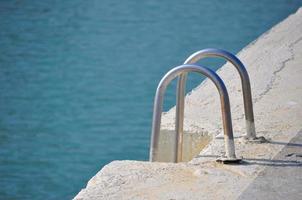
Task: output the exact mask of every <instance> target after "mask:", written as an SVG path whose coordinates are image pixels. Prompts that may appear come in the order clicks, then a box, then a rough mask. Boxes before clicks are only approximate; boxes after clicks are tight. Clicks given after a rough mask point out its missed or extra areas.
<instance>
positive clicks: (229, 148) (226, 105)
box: [150, 64, 238, 162]
mask: <svg viewBox="0 0 302 200" xmlns="http://www.w3.org/2000/svg"><path fill="white" fill-rule="evenodd" d="M188 72H197V73H199V74H202V75H204V76H206V77H208V78H209V79H210V80H211V81H212V82H213V83H214V84H215V86H216V88H217V89H218V91H219V95H220V102H221V110H222V120H223V131H224V141H225V151H226V156H227V160H230V161H232V160H238V159H236V154H235V144H234V137H233V128H232V118H231V111H230V102H229V95H228V92H227V89H226V87H225V85H224V83H223V81H222V80H221V78H220V77H219V76H218V75H217V74H216V73H215V72H214V71H212V70H211V69H208V68H206V67H201V66H198V65H192V64H187V65H180V66H178V67H175V68H173V69H172V70H170V71H169V72H168V73H167V74H166V75H165V76H164V77H163V78H162V79H161V81H160V82H159V84H158V87H157V90H156V94H155V100H154V110H153V122H152V135H151V144H150V161H156V157H157V155H158V144H159V134H160V124H161V115H162V107H163V99H164V94H165V91H166V88H167V86H168V84H169V83H170V82H171V81H172V80H173V79H174V78H176V77H177V76H179V75H181V74H184V73H188ZM176 140H177V142H176V143H175V151H174V152H173V153H174V156H173V160H174V162H177V161H178V147H179V145H178V144H180V143H181V144H182V137H177V138H176ZM179 140H180V141H179Z"/></svg>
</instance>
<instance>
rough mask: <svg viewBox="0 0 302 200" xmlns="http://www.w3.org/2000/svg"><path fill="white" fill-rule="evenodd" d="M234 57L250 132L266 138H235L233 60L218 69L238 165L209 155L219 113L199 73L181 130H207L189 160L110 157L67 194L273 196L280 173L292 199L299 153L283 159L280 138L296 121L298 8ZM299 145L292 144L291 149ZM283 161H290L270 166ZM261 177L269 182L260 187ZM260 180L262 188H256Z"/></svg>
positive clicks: (301, 34)
mask: <svg viewBox="0 0 302 200" xmlns="http://www.w3.org/2000/svg"><path fill="white" fill-rule="evenodd" d="M238 56H239V58H240V59H241V61H242V62H243V63H244V64H245V65H246V67H247V70H248V72H249V74H250V78H251V83H252V91H253V97H254V109H255V120H256V129H257V134H258V135H263V136H265V137H266V138H269V139H270V141H271V142H270V143H265V144H249V143H245V142H244V140H242V136H243V135H244V134H245V123H244V115H243V103H242V93H241V86H240V80H239V75H238V74H237V72H236V70H235V69H234V67H232V66H230V65H229V64H226V65H225V66H223V67H222V69H221V70H219V74H220V75H221V77H222V79H223V80H224V81H225V83H226V86H227V88H228V91H229V94H230V100H231V105H232V115H233V126H234V132H235V137H236V139H235V143H236V151H237V155H238V156H242V157H243V158H244V162H243V164H241V165H223V164H218V163H216V162H215V161H214V160H215V159H216V158H217V157H219V156H221V155H223V154H224V144H223V135H222V133H221V130H222V125H221V116H220V115H221V113H220V105H219V97H218V92H217V91H216V90H215V88H214V86H213V84H212V83H210V82H209V81H207V80H206V81H204V82H203V83H202V84H201V85H200V86H199V87H198V88H196V89H195V90H194V91H192V93H191V94H189V95H188V96H187V97H186V105H185V106H186V111H185V117H186V120H185V129H186V131H188V132H208V133H209V134H212V135H213V136H214V139H213V140H212V141H211V143H210V144H209V145H208V146H207V147H206V148H205V149H204V150H203V151H202V152H201V153H200V154H199V155H198V156H196V157H195V158H194V159H193V160H192V161H190V162H189V163H179V164H172V163H148V162H138V161H115V162H112V163H110V164H109V165H107V166H105V167H104V168H103V169H102V170H101V171H100V172H99V173H98V174H97V175H95V176H94V177H93V178H92V179H91V180H90V181H89V183H88V185H87V187H86V188H85V189H83V190H82V191H81V192H80V193H79V194H78V195H77V196H76V197H75V199H78V200H80V199H238V198H240V199H256V198H260V197H262V198H263V197H264V196H261V195H259V196H250V194H252V193H253V192H256V191H257V192H258V193H263V194H266V195H268V196H271V197H273V196H276V197H280V198H281V196H280V195H279V194H278V192H276V190H279V188H280V185H278V181H280V177H282V176H281V174H287V176H286V177H284V178H287V179H288V180H290V179H292V180H293V179H295V181H284V182H281V183H285V184H287V186H286V188H290V189H292V190H291V191H293V192H294V193H295V194H294V195H292V196H287V199H296V197H298V196H297V195H296V193H297V191H299V190H300V188H301V185H302V182H301V178H297V176H302V167H301V165H300V164H301V159H300V158H299V156H296V154H295V156H294V157H292V156H289V157H291V158H284V153H283V152H286V151H288V149H287V148H290V147H291V144H289V145H287V146H286V144H288V142H289V141H291V140H292V139H293V138H294V137H295V136H296V135H297V133H298V132H299V131H300V130H301V127H302V121H301V119H302V9H300V10H299V11H297V13H296V14H294V15H291V16H290V17H288V18H287V19H286V20H285V21H283V22H281V23H280V24H278V25H277V26H275V27H274V28H272V29H271V30H270V31H269V32H267V33H265V34H264V35H262V36H261V37H260V38H259V39H257V40H256V41H255V42H253V43H252V44H251V45H249V46H248V47H246V48H245V49H243V50H242V51H241V52H240V53H239V54H238ZM174 112H175V108H173V109H172V110H170V111H169V112H168V113H166V114H165V115H164V117H163V126H164V128H165V129H168V130H172V129H173V128H174ZM294 144H296V147H297V148H298V149H301V145H302V144H301V141H300V140H294ZM284 148H286V149H285V150H283V151H282V149H284ZM295 151H296V152H295ZM299 151H301V150H297V149H296V150H294V152H292V153H299ZM279 152H281V153H279ZM276 155H277V156H276ZM280 156H281V157H280ZM284 162H285V163H292V162H295V163H297V165H296V164H295V165H291V164H287V166H286V167H281V166H280V167H279V166H278V165H277V164H278V163H279V164H280V163H281V164H283V163H284ZM291 171H292V173H291ZM275 173H276V174H275ZM272 174H275V175H274V176H271V175H272ZM268 182H274V184H271V185H270V187H269V188H268V186H267V183H268ZM261 184H262V186H263V187H262V186H259V187H258V185H261ZM274 185H275V186H274ZM267 189H268V190H267ZM265 190H266V191H265ZM264 192H266V193H264ZM278 195H279V196H278ZM265 197H267V196H265ZM265 199H267V198H265ZM274 199H275V198H274Z"/></svg>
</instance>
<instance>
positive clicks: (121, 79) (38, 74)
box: [0, 0, 302, 199]
mask: <svg viewBox="0 0 302 200" xmlns="http://www.w3.org/2000/svg"><path fill="white" fill-rule="evenodd" d="M184 2H185V1H180V0H177V1H172V0H167V1H159V0H156V1H139V0H135V1H113V0H111V1H110V0H102V1H96V0H94V1H93V0H89V1H80V0H70V1H67V0H66V1H58V0H56V1H49V0H43V1H38V0H36V1H35V0H27V1H21V0H1V1H0V199H70V198H72V197H73V196H74V195H75V194H76V193H77V192H78V191H79V190H80V188H82V187H84V186H85V184H86V182H87V181H88V180H89V179H90V178H91V176H93V175H94V174H95V173H96V172H97V171H98V170H99V169H100V168H101V167H102V166H103V165H105V164H106V163H108V162H110V161H111V160H117V159H137V160H146V159H147V156H148V146H149V137H150V136H149V135H150V125H151V115H152V113H151V112H152V104H153V102H152V101H153V95H154V92H155V88H156V85H157V83H158V81H159V80H160V78H161V77H162V76H163V74H164V73H165V72H167V70H169V69H171V68H172V67H173V66H176V65H178V64H180V63H182V62H183V60H184V59H185V58H186V57H187V56H188V55H190V54H191V53H193V52H194V51H196V50H199V49H202V48H207V47H217V48H224V49H227V50H230V51H231V52H234V53H236V52H238V51H239V50H240V49H241V48H243V47H244V46H245V45H247V44H248V43H249V42H251V41H252V40H254V39H255V38H256V37H257V36H259V35H260V34H261V33H263V32H264V31H266V30H267V29H269V28H270V27H271V26H273V25H274V24H276V23H277V22H279V21H280V20H282V19H284V18H285V17H286V16H287V15H288V14H289V13H292V12H294V11H296V9H297V8H298V7H299V6H301V5H302V2H301V1H299V0H290V1H289V0H278V1H277V0H266V1H261V3H260V1H259V3H254V2H255V1H239V0H237V1H228V3H221V2H222V1H217V0H215V1H214V0H205V1H200V0H189V1H186V3H184ZM204 64H206V65H209V66H210V67H212V68H213V69H217V68H218V67H219V65H217V64H221V62H218V61H214V62H209V61H206V62H204ZM190 80H191V83H190V85H189V87H190V88H192V87H193V86H195V85H196V84H198V83H199V82H200V80H201V79H200V78H197V77H194V76H191V77H190ZM173 89H175V84H174V85H172V87H171V88H170V89H169V91H168V95H167V103H166V105H165V109H168V108H169V107H170V106H172V105H173V104H174V96H173V93H174V90H173Z"/></svg>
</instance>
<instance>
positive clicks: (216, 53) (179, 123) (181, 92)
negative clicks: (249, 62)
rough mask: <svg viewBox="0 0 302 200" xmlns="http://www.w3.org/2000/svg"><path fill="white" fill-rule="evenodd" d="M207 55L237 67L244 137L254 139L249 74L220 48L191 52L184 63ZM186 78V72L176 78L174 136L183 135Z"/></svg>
mask: <svg viewBox="0 0 302 200" xmlns="http://www.w3.org/2000/svg"><path fill="white" fill-rule="evenodd" d="M207 57H220V58H224V59H226V60H227V61H229V62H231V63H232V64H233V65H234V66H235V68H236V69H237V71H238V73H239V75H240V78H241V84H242V92H243V103H244V113H245V121H246V132H247V133H246V136H245V137H246V138H247V139H249V140H254V139H256V138H257V137H256V131H255V123H254V111H253V101H252V92H251V85H250V78H249V75H248V73H247V71H246V69H245V67H244V65H243V64H242V62H241V61H240V60H239V59H238V58H237V57H236V56H235V55H233V54H231V53H230V52H227V51H224V50H221V49H204V50H201V51H198V52H196V53H194V54H192V55H191V56H190V57H189V58H188V59H187V60H186V61H185V62H184V64H193V63H196V62H197V61H199V60H201V59H203V58H207ZM186 78H187V74H186V73H182V74H181V75H180V76H179V78H178V84H177V99H176V113H177V115H176V122H175V129H176V137H177V138H182V137H183V136H182V135H183V123H184V121H183V120H184V99H185V87H186ZM178 141H180V143H179V144H178V146H179V147H178V149H180V150H181V148H182V143H181V142H182V140H180V139H178ZM181 156H182V152H179V155H178V157H179V158H181Z"/></svg>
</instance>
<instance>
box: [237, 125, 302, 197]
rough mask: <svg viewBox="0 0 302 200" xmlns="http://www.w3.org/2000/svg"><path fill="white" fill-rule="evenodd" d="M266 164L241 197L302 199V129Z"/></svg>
mask: <svg viewBox="0 0 302 200" xmlns="http://www.w3.org/2000/svg"><path fill="white" fill-rule="evenodd" d="M280 145H282V144H280ZM266 164H267V165H268V166H269V167H267V168H266V169H265V170H263V171H262V172H261V173H259V174H258V176H257V178H256V179H255V180H254V181H253V183H252V184H250V185H249V186H248V188H247V189H246V190H245V191H244V192H243V193H242V195H241V196H240V197H239V199H240V200H248V199H254V200H257V199H259V200H263V199H266V200H283V199H301V197H302V190H301V187H302V131H301V132H299V133H298V135H297V136H296V137H294V138H293V139H292V140H291V141H290V142H289V143H288V144H287V146H286V147H285V148H284V149H282V151H281V152H280V153H279V154H278V155H277V156H276V157H274V158H273V159H272V160H269V161H268V162H267V163H266Z"/></svg>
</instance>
